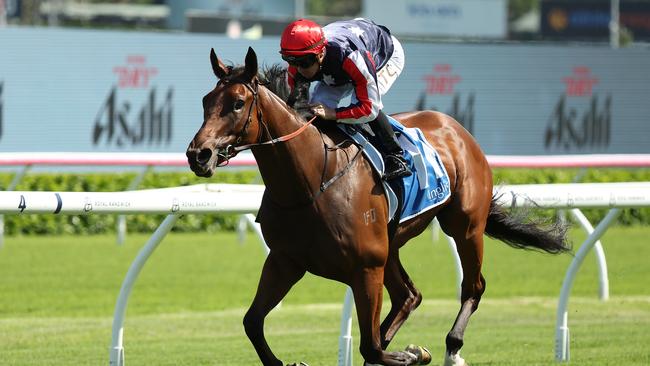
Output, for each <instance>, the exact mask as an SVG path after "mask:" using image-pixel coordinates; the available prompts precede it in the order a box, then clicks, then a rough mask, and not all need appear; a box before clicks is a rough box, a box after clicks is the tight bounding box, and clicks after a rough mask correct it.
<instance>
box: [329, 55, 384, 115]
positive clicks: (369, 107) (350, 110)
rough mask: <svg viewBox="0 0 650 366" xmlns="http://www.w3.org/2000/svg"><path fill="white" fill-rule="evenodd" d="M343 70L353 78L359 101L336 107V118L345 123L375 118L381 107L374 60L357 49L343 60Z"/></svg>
mask: <svg viewBox="0 0 650 366" xmlns="http://www.w3.org/2000/svg"><path fill="white" fill-rule="evenodd" d="M343 70H344V71H345V72H346V73H347V74H348V75H349V76H350V79H351V80H352V83H353V85H354V93H355V95H356V98H357V102H356V103H352V104H350V105H349V106H347V107H340V108H336V119H337V120H338V121H339V122H343V123H366V122H370V121H372V120H374V119H375V118H377V114H379V111H380V109H381V99H380V95H379V88H378V87H377V82H376V75H375V71H374V70H375V65H374V62H373V61H372V59H370V58H369V57H368V56H367V55H366V54H365V53H361V52H359V51H355V52H352V53H351V54H350V55H349V56H348V57H347V58H345V60H344V61H343Z"/></svg>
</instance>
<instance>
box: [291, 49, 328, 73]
mask: <svg viewBox="0 0 650 366" xmlns="http://www.w3.org/2000/svg"><path fill="white" fill-rule="evenodd" d="M324 58H325V49H324V48H323V50H322V51H321V52H320V53H318V54H317V55H316V59H315V62H314V63H312V64H311V65H309V66H306V67H305V65H296V69H297V70H298V72H299V73H300V75H302V76H304V77H305V78H306V79H307V80H311V79H312V78H313V77H314V76H316V74H317V73H318V70H320V65H321V64H322V63H323V59H324Z"/></svg>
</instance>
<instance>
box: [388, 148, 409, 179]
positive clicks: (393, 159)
mask: <svg viewBox="0 0 650 366" xmlns="http://www.w3.org/2000/svg"><path fill="white" fill-rule="evenodd" d="M384 163H385V170H384V176H383V177H382V178H383V179H384V180H393V179H396V178H403V177H408V176H409V175H411V174H413V173H412V172H411V169H409V167H408V165H406V160H404V157H403V156H401V155H397V154H389V155H386V157H385V158H384Z"/></svg>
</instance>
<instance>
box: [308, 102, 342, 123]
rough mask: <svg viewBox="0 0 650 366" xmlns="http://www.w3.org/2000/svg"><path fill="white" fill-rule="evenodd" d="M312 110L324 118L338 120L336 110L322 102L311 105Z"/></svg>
mask: <svg viewBox="0 0 650 366" xmlns="http://www.w3.org/2000/svg"><path fill="white" fill-rule="evenodd" d="M311 111H312V112H313V113H314V115H315V116H318V117H320V118H322V119H328V120H336V111H335V110H334V109H332V108H330V107H328V106H325V105H322V104H314V105H312V106H311Z"/></svg>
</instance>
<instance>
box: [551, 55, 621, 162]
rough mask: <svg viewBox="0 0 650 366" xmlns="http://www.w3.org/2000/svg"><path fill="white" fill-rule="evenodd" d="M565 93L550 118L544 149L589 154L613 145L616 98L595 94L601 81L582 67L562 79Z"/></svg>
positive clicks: (576, 68)
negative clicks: (560, 149) (612, 119)
mask: <svg viewBox="0 0 650 366" xmlns="http://www.w3.org/2000/svg"><path fill="white" fill-rule="evenodd" d="M562 81H563V82H564V84H565V92H564V94H562V95H561V96H560V99H559V100H558V102H557V104H556V105H555V108H554V109H553V112H552V114H551V116H550V118H549V121H548V125H547V128H546V135H545V140H544V146H545V148H546V149H553V148H555V147H560V148H562V149H563V150H588V149H593V148H603V147H607V146H609V144H610V137H611V108H612V97H611V96H610V95H607V96H606V97H600V98H599V97H598V95H596V94H594V93H593V89H594V86H595V85H597V84H598V82H599V80H598V78H596V77H594V76H592V75H591V71H590V70H589V68H588V67H585V66H579V67H575V68H574V69H573V73H572V74H571V75H570V76H567V77H565V78H563V79H562Z"/></svg>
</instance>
